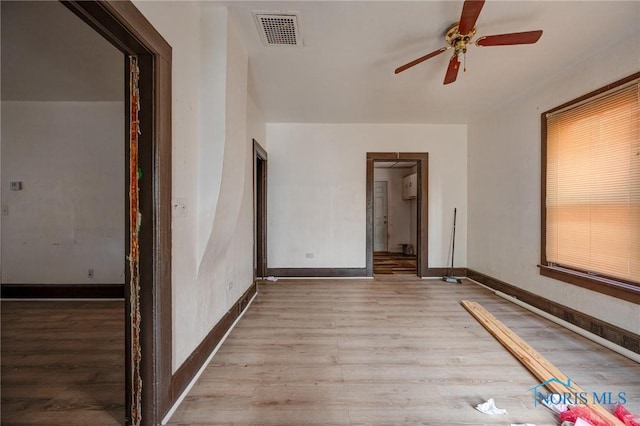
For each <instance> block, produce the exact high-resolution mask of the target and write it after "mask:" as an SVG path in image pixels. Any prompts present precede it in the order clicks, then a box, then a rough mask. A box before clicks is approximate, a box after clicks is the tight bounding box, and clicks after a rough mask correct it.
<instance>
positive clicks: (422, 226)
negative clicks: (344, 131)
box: [365, 152, 430, 277]
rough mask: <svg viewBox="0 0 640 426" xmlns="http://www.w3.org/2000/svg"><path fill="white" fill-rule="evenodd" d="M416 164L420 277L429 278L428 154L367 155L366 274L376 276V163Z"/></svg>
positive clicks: (387, 153) (371, 153)
mask: <svg viewBox="0 0 640 426" xmlns="http://www.w3.org/2000/svg"><path fill="white" fill-rule="evenodd" d="M388 160H405V161H415V162H416V163H417V169H418V196H417V201H418V218H417V219H418V220H417V226H418V235H417V253H416V254H417V275H418V276H419V277H428V276H430V275H429V264H428V260H429V154H428V153H426V152H368V153H367V174H366V182H367V183H366V192H367V202H366V209H367V211H366V214H367V223H366V233H367V240H366V251H367V253H366V263H365V270H366V275H367V276H370V277H372V276H373V172H374V163H375V161H388Z"/></svg>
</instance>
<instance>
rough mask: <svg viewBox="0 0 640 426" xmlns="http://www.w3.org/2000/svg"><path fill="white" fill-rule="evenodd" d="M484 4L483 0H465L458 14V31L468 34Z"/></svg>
mask: <svg viewBox="0 0 640 426" xmlns="http://www.w3.org/2000/svg"><path fill="white" fill-rule="evenodd" d="M482 6H484V0H466V1H465V2H464V5H463V6H462V14H461V15H460V24H458V32H459V33H460V34H462V35H467V34H469V33H470V32H471V31H472V30H473V27H475V25H476V21H477V20H478V16H480V11H481V10H482Z"/></svg>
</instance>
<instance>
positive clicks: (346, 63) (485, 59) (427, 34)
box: [205, 0, 640, 123]
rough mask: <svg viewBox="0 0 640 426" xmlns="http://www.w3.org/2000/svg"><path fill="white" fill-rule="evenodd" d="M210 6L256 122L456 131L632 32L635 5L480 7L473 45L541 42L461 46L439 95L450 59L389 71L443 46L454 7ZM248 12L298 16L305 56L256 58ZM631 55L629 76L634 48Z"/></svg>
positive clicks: (293, 52) (260, 50)
mask: <svg viewBox="0 0 640 426" xmlns="http://www.w3.org/2000/svg"><path fill="white" fill-rule="evenodd" d="M211 4H224V5H226V6H228V7H229V9H230V14H231V16H232V17H233V20H234V22H235V23H236V26H237V27H238V30H239V32H240V33H241V37H242V38H243V40H244V42H245V44H246V46H247V49H248V52H249V64H250V73H251V75H250V78H251V80H250V89H251V92H252V94H253V96H254V97H255V98H256V102H257V103H258V104H259V105H260V106H261V108H262V110H263V112H264V115H265V118H266V120H267V122H317V123H340V122H352V123H367V122H380V123H466V122H468V121H469V120H470V119H471V118H472V117H474V116H477V114H479V113H480V112H482V111H484V110H486V109H489V108H492V107H494V106H496V105H498V104H501V103H504V102H506V101H508V100H510V99H513V98H514V97H517V96H519V95H521V94H522V93H523V92H526V91H529V90H533V89H535V87H536V86H539V85H540V84H543V83H544V81H545V80H547V79H548V78H550V77H549V76H550V75H553V74H555V73H558V72H562V71H566V70H567V69H568V68H569V67H575V66H576V65H577V64H579V63H580V62H581V61H582V60H584V59H585V58H587V57H589V56H591V55H593V54H594V53H598V52H599V51H600V50H602V49H605V48H606V47H607V46H610V45H611V44H612V43H616V42H617V41H620V40H622V39H624V38H626V37H628V36H629V35H630V34H631V33H634V32H638V31H640V24H639V22H640V1H637V0H636V1H564V2H562V1H487V3H486V4H485V5H484V8H483V10H482V13H481V14H480V17H479V19H478V22H477V27H478V32H477V35H478V36H481V35H492V34H502V33H510V32H519V31H529V30H537V29H542V30H544V33H543V35H542V38H541V39H540V41H539V42H538V43H537V44H534V45H525V46H515V47H514V46H502V47H477V46H471V47H470V48H469V51H468V53H467V58H466V66H467V72H466V73H463V72H462V70H461V71H460V74H459V76H458V80H457V81H456V82H455V83H453V84H450V85H447V86H444V85H443V84H442V81H443V79H444V74H445V70H446V67H447V64H448V60H449V57H450V53H449V52H445V53H443V54H441V55H440V56H438V57H436V58H433V59H430V60H428V61H426V62H423V63H422V64H420V65H417V66H415V67H414V68H412V69H409V70H407V71H405V72H403V73H401V74H398V75H394V73H393V71H394V69H395V68H397V67H398V66H400V65H403V64H405V63H407V62H409V61H411V60H413V59H415V58H417V57H420V56H423V55H425V54H427V53H429V52H431V51H434V50H436V49H438V48H440V47H443V46H445V44H444V32H445V31H446V29H447V28H448V27H449V25H451V24H452V23H453V22H455V21H457V20H458V19H459V16H460V12H461V10H462V1H296V2H287V1H284V2H282V1H280V2H273V1H214V2H208V3H206V5H211ZM205 7H206V6H205ZM252 10H262V11H265V10H266V11H295V12H298V13H299V22H300V29H301V33H302V37H303V41H304V47H302V48H296V47H279V46H268V47H267V46H264V45H263V44H262V42H261V39H260V37H259V34H258V32H257V30H256V25H255V22H254V20H253V17H252V13H251V12H252ZM630 54H633V55H637V56H638V66H639V68H640V46H639V47H638V49H637V50H636V51H635V52H630ZM612 66H613V65H612Z"/></svg>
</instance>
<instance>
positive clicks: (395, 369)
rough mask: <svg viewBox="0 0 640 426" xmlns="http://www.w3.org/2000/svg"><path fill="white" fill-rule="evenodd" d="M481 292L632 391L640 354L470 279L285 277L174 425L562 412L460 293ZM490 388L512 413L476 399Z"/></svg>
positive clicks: (565, 359)
mask: <svg viewBox="0 0 640 426" xmlns="http://www.w3.org/2000/svg"><path fill="white" fill-rule="evenodd" d="M461 299H470V300H475V301H478V302H480V303H482V304H483V305H484V306H485V307H486V308H487V309H488V310H490V311H491V312H492V313H493V314H494V315H496V316H497V317H498V318H499V319H500V320H502V321H503V322H504V323H506V324H507V326H509V327H511V328H512V329H513V330H514V331H516V332H517V333H518V334H519V335H520V336H521V337H523V338H524V339H525V340H527V341H528V342H529V343H530V344H531V345H533V346H534V347H535V348H536V349H538V350H539V351H540V352H541V353H542V354H543V355H545V356H546V357H548V359H549V360H551V362H553V363H555V364H556V365H557V366H558V367H559V368H560V369H561V370H562V371H563V372H564V373H565V374H567V375H568V376H569V377H570V378H571V379H572V380H573V381H574V382H575V383H577V384H578V385H580V386H581V387H582V388H584V389H586V390H590V391H615V392H623V391H624V392H627V398H628V399H629V402H628V403H627V407H628V408H629V409H631V410H632V411H636V412H637V411H640V410H639V409H640V366H639V365H638V364H636V363H634V362H633V361H629V360H628V359H626V358H624V357H622V356H620V355H617V354H615V353H613V352H611V351H609V350H607V349H605V348H603V347H601V346H599V345H597V344H595V343H592V342H590V341H588V340H586V339H584V338H582V337H579V336H577V335H575V334H573V333H572V332H569V331H567V330H565V329H563V328H561V327H559V326H557V325H555V324H553V323H551V322H549V321H547V320H544V319H541V318H539V317H537V316H535V315H533V314H531V313H529V312H527V311H526V310H523V309H522V308H520V307H518V306H516V305H513V304H511V303H509V302H507V301H504V300H502V299H500V298H498V297H497V296H494V295H493V294H492V293H490V292H489V291H487V290H485V289H483V288H482V287H479V286H477V285H474V284H471V283H469V282H466V281H465V283H463V284H447V283H444V282H442V281H421V280H418V279H417V278H416V279H411V278H409V277H406V276H403V277H397V276H396V277H394V276H389V277H384V278H376V279H375V280H362V281H358V280H355V281H354V280H344V281H333V280H317V281H288V282H287V281H278V282H276V283H266V284H263V285H261V286H260V287H259V295H258V296H257V298H256V299H255V300H254V302H253V304H252V305H251V306H250V308H249V310H248V311H247V313H246V314H245V316H244V317H243V318H242V320H241V321H240V322H239V323H238V325H237V326H236V328H235V329H234V331H233V332H232V333H231V335H230V336H229V338H228V339H227V341H226V342H225V343H224V345H223V346H222V347H221V349H220V351H219V352H218V353H217V354H216V355H215V356H214V358H213V361H212V363H211V364H210V365H209V367H208V368H207V369H206V370H205V372H204V373H203V375H202V376H201V378H200V379H199V381H198V382H197V383H196V385H195V386H194V387H193V389H192V390H191V392H190V393H189V394H188V396H187V397H186V398H185V400H184V402H183V403H182V405H181V406H180V407H179V408H178V410H177V411H176V413H175V414H174V416H173V417H172V419H171V420H170V424H172V425H197V424H199V425H213V424H254V425H301V424H308V425H311V424H313V425H319V424H332V425H373V424H376V425H377V424H385V425H399V424H407V425H416V424H423V425H489V424H501V425H508V424H510V423H535V424H537V425H538V426H540V425H552V424H559V423H558V422H557V421H556V417H555V415H554V414H552V413H551V412H550V411H549V410H548V409H546V408H544V407H538V408H534V407H533V396H532V394H531V392H528V389H530V388H532V387H533V386H535V385H537V384H538V381H537V380H536V379H535V378H534V377H533V376H532V375H531V374H530V373H529V372H528V371H527V370H526V369H525V368H524V367H522V366H521V365H520V364H519V363H518V362H517V361H516V360H515V359H514V358H513V357H512V356H511V355H510V354H509V353H508V352H507V351H506V350H505V349H504V348H503V347H502V346H501V345H500V344H499V343H498V342H497V341H495V340H494V338H493V337H491V336H490V335H489V334H488V332H487V331H485V329H484V328H482V326H480V325H479V324H478V323H477V322H476V320H475V319H473V318H472V317H471V315H469V314H468V313H467V312H466V311H465V310H464V309H463V308H462V307H461V306H460V305H459V301H460V300H461ZM490 397H493V398H495V400H496V404H497V406H498V407H500V408H506V409H507V410H508V413H509V414H508V415H506V416H489V415H486V414H482V413H480V412H478V411H476V410H475V409H474V408H473V407H475V405H477V404H479V403H481V402H484V401H485V400H486V399H488V398H490Z"/></svg>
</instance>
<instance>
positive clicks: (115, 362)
mask: <svg viewBox="0 0 640 426" xmlns="http://www.w3.org/2000/svg"><path fill="white" fill-rule="evenodd" d="M1 361H2V368H1V374H2V378H1V387H2V395H1V398H2V399H1V402H2V421H1V423H2V425H3V426H8V425H47V426H53V425H65V426H67V425H87V426H88V425H91V426H102V425H104V426H106V425H122V424H123V423H124V301H95V302H94V301H90V302H87V301H13V300H12V301H2V359H1Z"/></svg>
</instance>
